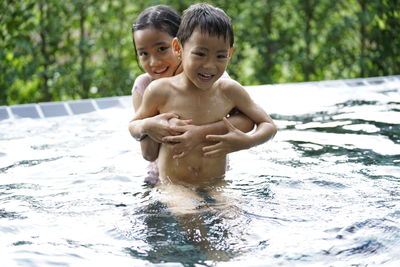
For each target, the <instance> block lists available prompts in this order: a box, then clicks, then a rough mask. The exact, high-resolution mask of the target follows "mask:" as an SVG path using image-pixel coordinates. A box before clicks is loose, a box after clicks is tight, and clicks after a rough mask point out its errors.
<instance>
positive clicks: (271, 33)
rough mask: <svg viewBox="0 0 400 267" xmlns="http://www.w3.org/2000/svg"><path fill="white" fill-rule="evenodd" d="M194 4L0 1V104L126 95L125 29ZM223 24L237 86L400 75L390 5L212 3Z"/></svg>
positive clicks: (361, 1)
mask: <svg viewBox="0 0 400 267" xmlns="http://www.w3.org/2000/svg"><path fill="white" fill-rule="evenodd" d="M192 3H193V1H188V0H176V1H174V2H172V3H171V1H166V0H164V1H155V0H144V1H128V0H70V1H58V0H23V1H13V0H3V1H0V10H1V11H0V12H1V13H0V105H11V104H18V103H30V102H41V101H58V100H69V99H80V98H88V97H102V96H114V95H127V94H130V90H131V88H132V84H133V82H134V80H135V78H136V77H137V76H138V75H139V74H140V73H141V70H140V69H139V68H138V66H137V64H136V62H135V57H134V51H133V46H132V37H131V25H132V23H133V22H134V20H135V18H136V16H137V15H138V14H139V13H140V12H141V11H142V10H143V9H144V8H145V7H148V6H151V5H155V4H168V5H171V6H173V7H174V8H176V9H177V10H178V11H180V12H182V11H183V10H184V9H185V8H186V7H188V6H189V5H190V4H192ZM209 3H211V4H213V5H215V6H218V7H221V8H222V9H224V10H225V11H226V12H227V14H228V15H230V16H231V18H232V21H233V24H234V30H235V46H236V50H235V54H234V57H233V59H232V61H231V63H230V65H229V67H228V72H229V74H230V75H231V76H232V77H233V78H235V79H236V80H238V81H239V82H241V83H242V84H244V85H256V84H266V83H284V82H302V81H311V80H325V79H345V78H354V77H368V76H381V75H393V74H399V73H400V50H399V47H400V38H399V37H398V33H399V32H400V1H399V0H379V1H378V0H369V1H367V0H347V1H346V0H337V1H330V0H321V1H316V0H281V1H272V0H255V1H232V0H215V1H209Z"/></svg>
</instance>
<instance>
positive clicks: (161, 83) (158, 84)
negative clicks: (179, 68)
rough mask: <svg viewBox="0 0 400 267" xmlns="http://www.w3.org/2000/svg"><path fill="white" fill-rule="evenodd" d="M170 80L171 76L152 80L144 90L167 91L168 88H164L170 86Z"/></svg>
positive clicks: (154, 92) (162, 92)
mask: <svg viewBox="0 0 400 267" xmlns="http://www.w3.org/2000/svg"><path fill="white" fill-rule="evenodd" d="M171 85H172V80H171V77H167V78H160V79H157V80H154V81H152V82H151V83H150V84H149V85H148V87H147V90H146V91H149V93H151V94H165V93H168V90H165V89H166V88H168V87H171Z"/></svg>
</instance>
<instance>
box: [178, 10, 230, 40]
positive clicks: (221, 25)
mask: <svg viewBox="0 0 400 267" xmlns="http://www.w3.org/2000/svg"><path fill="white" fill-rule="evenodd" d="M196 27H200V31H201V32H202V33H208V34H210V35H213V36H223V37H224V39H225V40H227V39H228V40H229V44H230V46H231V47H232V46H233V42H234V36H233V29H232V24H231V19H230V18H229V17H228V15H226V13H225V12H224V11H223V10H222V9H220V8H217V7H213V6H211V5H209V4H207V3H200V4H194V5H192V6H190V7H189V8H188V9H186V10H185V11H184V12H183V16H182V21H181V26H180V27H179V31H178V33H177V35H176V36H177V38H178V39H179V41H180V42H181V44H182V46H183V45H184V44H185V42H186V41H187V40H189V38H190V36H192V33H193V31H194V30H195V29H196Z"/></svg>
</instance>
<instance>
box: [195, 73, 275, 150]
mask: <svg viewBox="0 0 400 267" xmlns="http://www.w3.org/2000/svg"><path fill="white" fill-rule="evenodd" d="M224 91H225V95H226V96H227V97H228V98H229V99H231V101H232V102H233V103H234V105H235V106H236V108H237V109H238V110H240V111H241V112H242V113H243V114H245V115H246V116H247V117H248V118H250V119H251V120H252V121H254V122H255V123H256V124H257V128H256V130H255V131H254V132H253V133H252V134H250V135H248V134H244V133H243V132H241V131H240V130H238V129H237V128H235V127H234V126H233V125H232V124H230V123H229V121H227V120H224V122H225V125H226V128H227V129H228V130H229V132H228V133H227V134H225V135H221V136H217V135H208V136H207V137H206V138H207V140H209V141H215V142H217V143H216V144H214V145H211V146H207V147H204V148H203V151H204V152H205V156H221V155H223V154H227V153H230V152H233V151H238V150H241V149H248V148H250V147H253V146H256V145H259V144H262V143H264V142H266V141H268V140H269V139H271V138H273V137H274V136H275V134H276V132H277V128H276V126H275V124H274V122H273V120H272V119H271V117H270V116H269V115H268V114H267V113H266V112H265V111H264V110H263V109H262V108H261V107H260V106H259V105H257V104H256V103H254V101H253V100H252V99H251V98H250V95H249V94H248V93H247V92H246V90H245V89H244V88H243V87H242V86H241V85H240V84H238V83H237V82H234V81H232V82H230V83H229V84H228V86H226V88H225V89H224ZM227 143H228V144H227ZM229 143H230V144H229ZM228 145H229V146H230V147H231V148H235V149H234V150H231V151H230V150H229V149H231V148H230V147H229V146H228Z"/></svg>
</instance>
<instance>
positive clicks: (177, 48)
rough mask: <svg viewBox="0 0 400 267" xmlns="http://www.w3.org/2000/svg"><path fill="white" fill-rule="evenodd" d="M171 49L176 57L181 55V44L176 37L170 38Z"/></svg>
mask: <svg viewBox="0 0 400 267" xmlns="http://www.w3.org/2000/svg"><path fill="white" fill-rule="evenodd" d="M172 50H173V52H174V54H175V56H177V57H178V58H179V57H181V54H182V45H181V42H180V41H179V40H178V38H176V37H175V38H174V39H172Z"/></svg>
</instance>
